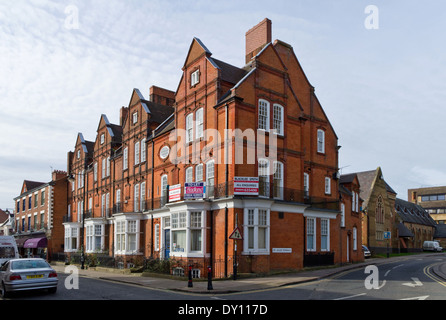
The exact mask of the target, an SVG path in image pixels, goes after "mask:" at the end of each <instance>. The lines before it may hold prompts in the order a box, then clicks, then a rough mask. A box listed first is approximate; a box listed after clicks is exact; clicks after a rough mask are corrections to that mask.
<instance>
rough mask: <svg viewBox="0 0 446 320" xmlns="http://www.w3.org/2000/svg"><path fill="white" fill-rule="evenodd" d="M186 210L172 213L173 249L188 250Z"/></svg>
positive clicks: (174, 250) (178, 250) (175, 250)
mask: <svg viewBox="0 0 446 320" xmlns="http://www.w3.org/2000/svg"><path fill="white" fill-rule="evenodd" d="M186 214H187V213H186V212H176V213H172V220H171V232H172V246H171V248H172V251H173V252H185V250H186V247H187V246H186Z"/></svg>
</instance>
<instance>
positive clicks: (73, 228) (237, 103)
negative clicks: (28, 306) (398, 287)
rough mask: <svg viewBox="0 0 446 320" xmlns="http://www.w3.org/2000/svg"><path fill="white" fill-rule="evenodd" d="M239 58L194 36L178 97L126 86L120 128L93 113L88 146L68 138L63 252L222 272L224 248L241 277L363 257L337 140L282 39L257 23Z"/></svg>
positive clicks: (354, 190)
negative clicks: (227, 57)
mask: <svg viewBox="0 0 446 320" xmlns="http://www.w3.org/2000/svg"><path fill="white" fill-rule="evenodd" d="M245 59H246V64H245V65H244V66H242V67H236V66H233V65H231V64H228V63H226V62H223V61H221V60H219V59H217V58H215V57H214V56H213V54H212V53H211V52H210V50H209V49H208V48H207V47H206V46H205V45H204V44H203V43H202V42H201V41H200V40H199V39H198V38H194V39H193V40H192V43H191V45H190V48H189V51H188V53H187V56H186V59H185V62H184V65H183V66H182V72H183V73H182V77H181V79H180V81H179V84H178V87H177V90H176V92H172V91H170V90H166V89H163V88H159V87H152V88H151V89H150V94H149V95H150V98H149V100H146V99H145V98H144V96H143V95H142V93H141V92H140V90H138V89H134V90H133V92H132V94H131V98H130V102H129V105H128V106H126V107H122V108H121V113H120V114H121V118H120V123H119V125H113V124H110V123H109V121H108V120H107V117H106V116H105V115H103V116H102V117H101V119H100V123H99V126H98V129H97V136H96V140H95V141H94V142H93V141H91V142H90V141H86V140H85V139H84V138H83V135H82V134H79V135H78V138H77V141H76V144H75V149H74V152H69V154H68V174H69V175H70V177H71V179H70V181H72V183H71V188H70V189H69V192H68V210H67V215H66V217H65V223H64V227H65V251H66V252H67V253H74V252H78V251H79V250H81V251H83V252H85V253H86V254H88V253H101V254H106V255H108V256H112V257H115V258H119V259H121V260H122V261H123V262H132V261H133V262H134V261H136V260H137V259H141V258H143V257H154V258H160V259H166V258H170V259H171V260H172V261H174V262H173V265H172V267H173V269H172V272H174V273H179V274H182V273H184V269H185V268H186V266H187V265H190V264H192V265H193V268H194V274H195V275H196V276H199V275H201V276H203V275H204V274H205V273H206V272H207V266H212V267H213V272H214V275H216V276H228V275H229V274H231V273H232V268H233V264H234V260H235V255H236V259H237V262H238V267H239V270H240V272H268V271H271V270H280V269H301V268H303V267H304V266H310V265H316V264H320V263H323V264H333V263H342V262H347V261H359V260H362V250H361V249H360V239H361V232H360V227H359V226H360V215H359V210H358V205H359V204H360V199H359V198H358V196H357V194H358V192H359V181H358V179H357V178H356V177H354V178H353V179H352V180H351V181H350V180H349V181H346V183H344V184H343V188H342V190H340V188H339V179H338V150H339V146H338V138H337V136H336V133H335V132H334V129H333V127H332V126H331V124H330V122H329V119H328V118H327V116H326V114H325V112H324V110H323V108H322V106H321V104H320V103H319V100H318V99H317V97H316V95H315V92H314V87H313V86H312V85H311V84H310V82H309V81H308V78H307V77H306V75H305V73H304V72H303V70H302V67H301V65H300V63H299V61H298V59H297V57H296V55H295V53H294V51H293V48H292V46H290V45H289V44H286V43H285V42H282V41H280V40H275V41H274V42H272V27H271V21H270V20H268V19H265V20H263V21H262V22H261V23H260V24H259V25H257V26H255V27H254V28H253V29H251V30H250V31H248V32H247V34H246V53H245ZM274 146H275V147H274ZM243 180H246V181H247V180H251V181H252V180H253V181H254V187H252V182H251V187H252V188H239V187H240V185H244V184H245V183H247V182H246V181H245V182H243ZM241 181H242V182H241ZM189 188H191V189H189ZM190 190H193V191H190ZM340 195H342V196H341V201H342V203H343V211H341V204H340V201H339V198H340ZM236 228H238V230H239V231H240V233H241V236H242V237H243V239H239V240H234V239H229V236H230V235H231V234H232V232H233V231H234V230H235V229H236ZM358 231H359V232H358ZM236 241H237V246H236Z"/></svg>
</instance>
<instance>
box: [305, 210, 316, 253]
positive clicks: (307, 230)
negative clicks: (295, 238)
mask: <svg viewBox="0 0 446 320" xmlns="http://www.w3.org/2000/svg"><path fill="white" fill-rule="evenodd" d="M316 226H317V224H316V218H313V217H307V222H306V228H305V239H306V249H307V252H315V251H316V237H317V232H316ZM310 227H311V229H310ZM310 231H311V233H310ZM310 237H311V241H310ZM310 244H311V246H310Z"/></svg>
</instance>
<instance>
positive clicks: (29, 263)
mask: <svg viewBox="0 0 446 320" xmlns="http://www.w3.org/2000/svg"><path fill="white" fill-rule="evenodd" d="M48 267H49V265H48V263H46V262H45V261H43V260H23V261H20V260H18V261H13V262H12V265H11V269H12V270H25V269H42V268H48Z"/></svg>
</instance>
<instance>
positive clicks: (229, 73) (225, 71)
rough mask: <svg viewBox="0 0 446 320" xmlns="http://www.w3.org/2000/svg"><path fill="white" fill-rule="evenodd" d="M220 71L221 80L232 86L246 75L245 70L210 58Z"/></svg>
mask: <svg viewBox="0 0 446 320" xmlns="http://www.w3.org/2000/svg"><path fill="white" fill-rule="evenodd" d="M212 60H213V61H214V62H215V63H216V64H217V66H218V67H219V69H220V70H221V79H222V80H224V81H227V82H230V83H232V84H237V83H238V82H239V81H240V80H241V79H243V77H244V76H246V74H247V73H248V71H246V70H245V69H241V68H238V67H235V66H233V65H231V64H229V63H226V62H224V61H221V60H218V59H215V58H212Z"/></svg>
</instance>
